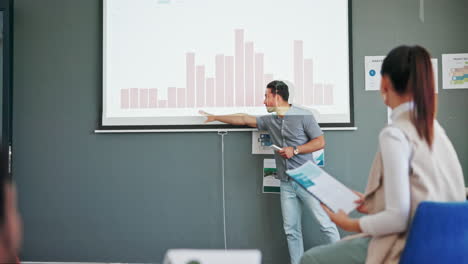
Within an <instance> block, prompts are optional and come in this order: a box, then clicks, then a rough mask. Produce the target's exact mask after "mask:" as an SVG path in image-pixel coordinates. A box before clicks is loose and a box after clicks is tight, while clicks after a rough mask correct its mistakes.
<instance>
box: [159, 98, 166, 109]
mask: <svg viewBox="0 0 468 264" xmlns="http://www.w3.org/2000/svg"><path fill="white" fill-rule="evenodd" d="M158 107H159V108H167V100H159V101H158Z"/></svg>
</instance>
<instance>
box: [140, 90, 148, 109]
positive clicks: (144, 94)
mask: <svg viewBox="0 0 468 264" xmlns="http://www.w3.org/2000/svg"><path fill="white" fill-rule="evenodd" d="M140 108H148V89H145V88H142V89H140Z"/></svg>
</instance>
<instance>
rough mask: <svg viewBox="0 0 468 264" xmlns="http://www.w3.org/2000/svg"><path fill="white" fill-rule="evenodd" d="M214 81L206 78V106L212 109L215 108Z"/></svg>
mask: <svg viewBox="0 0 468 264" xmlns="http://www.w3.org/2000/svg"><path fill="white" fill-rule="evenodd" d="M214 85H215V79H214V78H206V106H208V107H214V106H215V101H214V99H215V94H214V91H215V88H214Z"/></svg>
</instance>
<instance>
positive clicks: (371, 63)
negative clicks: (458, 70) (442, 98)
mask: <svg viewBox="0 0 468 264" xmlns="http://www.w3.org/2000/svg"><path fill="white" fill-rule="evenodd" d="M384 59H385V56H365V59H364V61H365V74H366V77H365V81H366V87H365V89H366V91H379V90H380V80H381V79H382V77H381V75H380V70H381V69H382V63H383V60H384ZM431 62H432V68H433V71H434V84H435V92H436V93H439V74H438V72H439V71H438V61H437V59H434V58H432V59H431ZM467 78H468V77H467Z"/></svg>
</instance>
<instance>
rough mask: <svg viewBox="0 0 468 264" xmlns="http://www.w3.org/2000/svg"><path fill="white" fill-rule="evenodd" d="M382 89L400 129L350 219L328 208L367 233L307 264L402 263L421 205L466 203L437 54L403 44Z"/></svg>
mask: <svg viewBox="0 0 468 264" xmlns="http://www.w3.org/2000/svg"><path fill="white" fill-rule="evenodd" d="M381 75H382V81H381V87H380V91H381V94H382V99H383V102H384V104H386V105H387V106H389V107H390V108H392V110H393V111H392V116H391V119H392V124H391V125H388V126H386V127H385V128H384V129H382V131H381V132H380V135H379V149H378V151H377V154H376V156H375V159H374V162H373V164H372V168H371V170H370V173H369V179H368V183H367V187H366V191H365V194H360V197H361V199H360V200H359V201H356V202H357V203H359V207H358V208H357V210H358V211H359V212H361V213H363V214H367V215H366V216H363V217H361V218H359V219H353V218H350V217H349V216H348V215H346V214H345V213H344V212H343V211H340V212H338V213H333V212H331V211H330V210H328V209H327V208H325V209H326V211H327V213H328V215H329V216H330V218H331V219H332V221H333V222H335V223H336V225H337V226H339V227H341V228H342V229H344V230H346V231H350V232H357V233H359V234H357V235H354V236H351V237H350V238H345V239H343V240H341V241H339V242H337V243H334V244H331V245H326V246H319V247H315V248H312V249H310V250H309V251H307V252H306V253H305V254H304V256H303V257H302V259H301V264H315V263H372V264H374V263H379V264H380V263H398V262H399V259H400V255H401V253H402V251H403V248H404V246H405V241H406V236H407V234H408V228H409V225H410V223H411V220H412V218H413V216H414V213H415V211H416V208H417V206H418V205H419V203H420V202H421V201H425V200H430V201H440V202H444V201H447V202H449V201H463V200H465V198H466V197H465V183H464V178H463V172H462V168H461V165H460V162H459V160H458V157H457V154H456V152H455V150H454V148H453V146H452V143H451V142H450V140H449V138H448V137H447V135H446V134H445V131H444V129H443V128H442V127H441V126H440V124H439V123H438V122H437V120H436V119H435V112H436V102H435V89H434V88H435V87H434V76H433V70H432V64H431V57H430V55H429V53H428V52H427V51H426V50H425V49H424V48H423V47H420V46H412V47H409V46H400V47H397V48H395V49H393V50H392V51H390V53H389V54H388V55H387V57H386V58H385V60H384V62H383V64H382V70H381Z"/></svg>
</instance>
